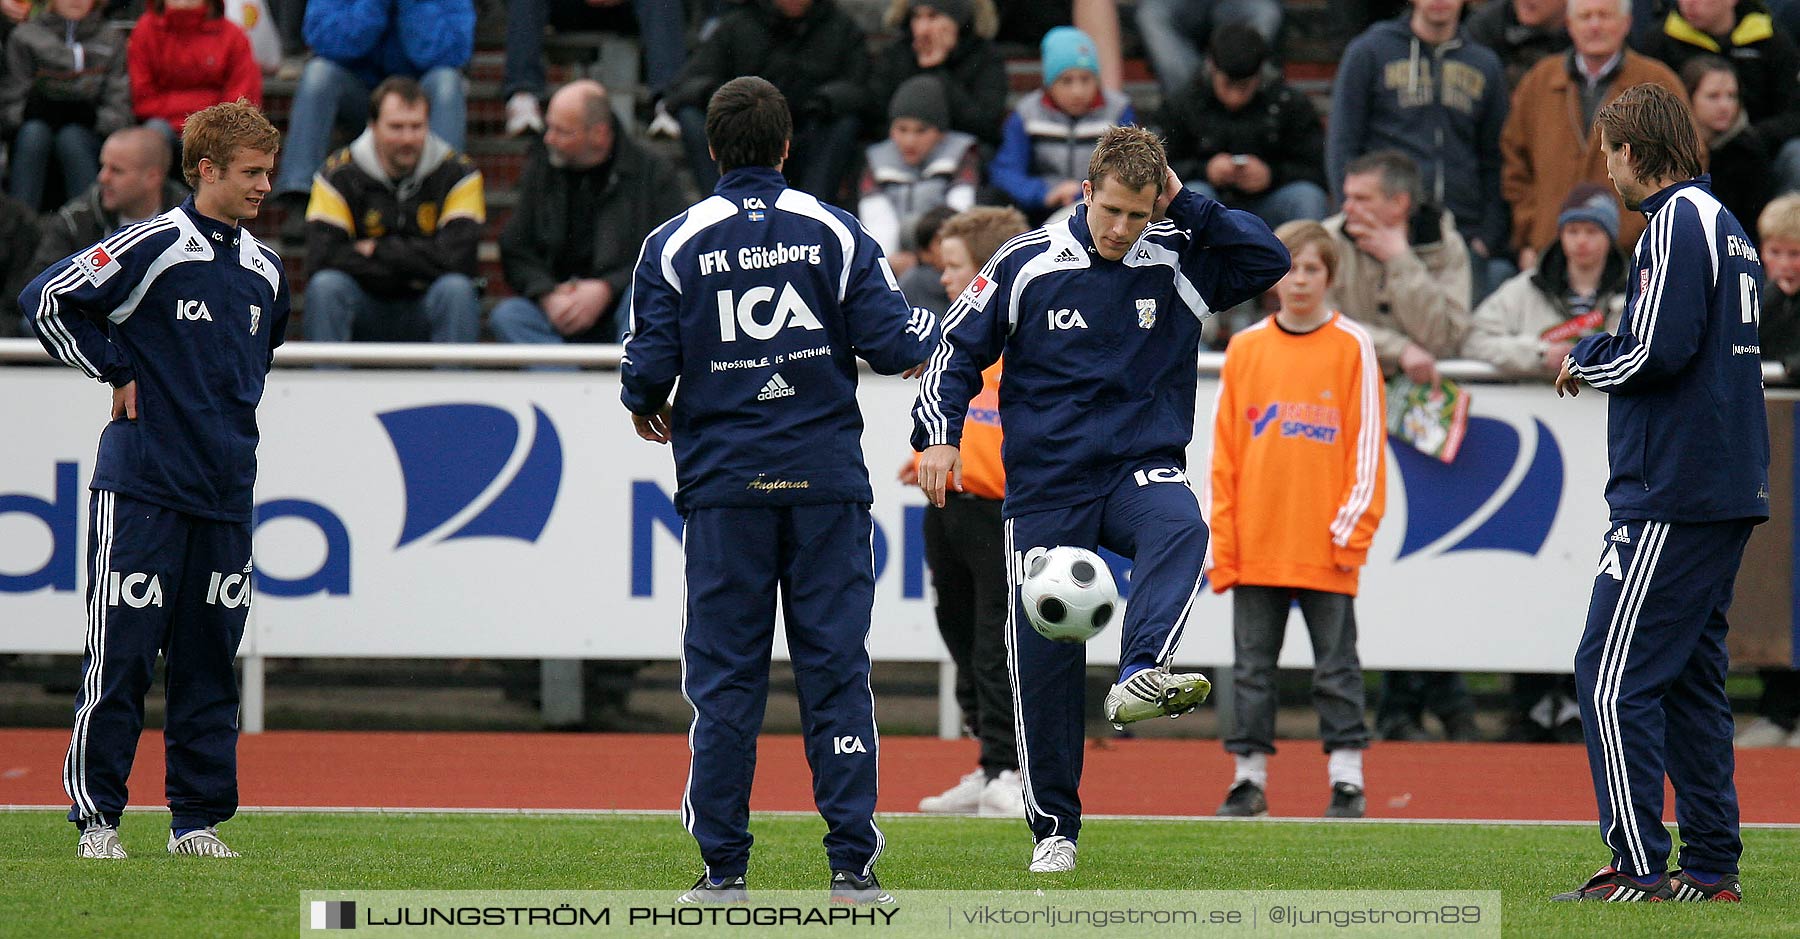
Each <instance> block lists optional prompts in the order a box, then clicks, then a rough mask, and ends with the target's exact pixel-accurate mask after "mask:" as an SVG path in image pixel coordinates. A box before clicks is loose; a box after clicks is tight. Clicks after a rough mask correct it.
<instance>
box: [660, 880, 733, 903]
mask: <svg viewBox="0 0 1800 939" xmlns="http://www.w3.org/2000/svg"><path fill="white" fill-rule="evenodd" d="M675 902H676V903H749V902H750V891H749V890H748V889H746V887H745V886H744V875H742V874H739V875H738V876H736V877H727V878H725V879H724V880H713V879H711V878H709V877H707V876H706V875H705V874H701V875H700V879H699V880H696V881H694V886H693V887H692V888H690V889H689V890H688V892H687V893H684V894H682V895H681V896H679V897H676V898H675Z"/></svg>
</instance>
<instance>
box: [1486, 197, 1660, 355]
mask: <svg viewBox="0 0 1800 939" xmlns="http://www.w3.org/2000/svg"><path fill="white" fill-rule="evenodd" d="M1556 229H1557V237H1556V240H1555V241H1553V242H1551V244H1550V247H1549V248H1547V249H1546V250H1545V251H1544V252H1543V254H1542V255H1541V256H1540V257H1539V258H1538V263H1537V265H1536V266H1535V267H1534V268H1532V269H1531V270H1527V271H1522V272H1520V273H1519V274H1518V276H1516V277H1514V278H1512V279H1511V280H1509V281H1507V282H1506V283H1504V284H1501V285H1500V289H1499V290H1496V291H1494V292H1493V294H1491V295H1490V296H1489V297H1488V298H1487V299H1486V300H1483V301H1482V302H1481V306H1479V307H1477V308H1476V309H1475V320H1474V326H1473V328H1472V329H1471V330H1470V332H1469V338H1468V340H1467V341H1466V342H1464V343H1463V355H1464V356H1465V357H1467V358H1471V359H1480V360H1481V361H1483V362H1487V363H1490V364H1491V365H1493V366H1494V367H1495V368H1497V369H1499V370H1500V371H1501V372H1502V373H1504V374H1506V375H1507V376H1509V377H1513V378H1540V379H1553V378H1555V377H1556V374H1557V373H1558V372H1560V371H1562V364H1563V359H1565V358H1567V357H1568V355H1569V351H1570V350H1572V349H1574V348H1575V342H1576V340H1579V339H1581V338H1582V337H1584V336H1591V335H1594V334H1595V333H1602V332H1611V331H1612V330H1614V329H1615V328H1617V326H1618V322H1619V314H1620V313H1621V312H1623V311H1624V309H1625V257H1624V255H1622V254H1620V253H1619V251H1618V249H1617V247H1616V244H1617V242H1618V238H1619V204H1618V201H1617V199H1616V198H1615V197H1614V195H1613V192H1612V190H1611V189H1610V188H1608V187H1605V186H1598V185H1595V184H1593V183H1581V184H1580V185H1577V186H1576V187H1575V189H1574V190H1573V191H1572V192H1570V193H1569V195H1568V197H1567V198H1566V199H1565V200H1564V201H1563V204H1562V211H1561V212H1559V213H1558V214H1557V216H1556Z"/></svg>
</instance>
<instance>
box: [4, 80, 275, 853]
mask: <svg viewBox="0 0 1800 939" xmlns="http://www.w3.org/2000/svg"><path fill="white" fill-rule="evenodd" d="M280 144H281V135H280V133H279V132H277V131H276V130H275V128H274V127H273V126H271V125H270V124H269V122H268V120H267V119H266V118H264V117H263V115H262V113H261V112H259V111H257V110H256V109H255V108H253V107H251V106H249V105H247V104H219V105H215V106H213V107H210V108H207V109H205V110H203V111H200V112H198V113H196V114H194V115H193V116H192V117H189V118H188V120H187V125H186V126H185V128H184V129H183V131H182V173H183V175H185V176H186V177H187V181H188V184H189V185H191V186H193V187H194V195H193V196H192V197H191V198H189V199H188V200H187V201H186V202H183V203H182V204H181V205H179V206H177V207H175V208H173V209H170V210H169V211H167V212H165V213H163V214H162V215H159V216H157V217H155V218H152V219H149V220H148V221H144V222H140V223H138V224H136V225H131V226H128V227H126V228H123V229H120V230H119V231H117V232H115V233H114V234H113V235H111V236H110V237H108V238H107V239H106V240H105V241H102V242H100V243H99V244H97V245H94V246H93V247H91V248H88V249H86V250H84V251H81V252H78V253H76V254H74V255H72V256H70V257H68V258H64V259H63V260H62V261H60V262H58V263H56V264H54V265H51V267H50V269H49V270H46V271H44V272H43V273H41V274H39V275H38V277H37V279H36V280H33V281H32V282H31V285H30V286H28V287H26V288H25V292H24V293H23V294H21V295H20V296H19V302H20V305H21V306H22V307H23V308H24V310H25V315H26V316H28V317H30V318H31V319H32V321H33V324H34V325H35V327H36V332H37V337H38V340H39V341H40V342H42V343H43V344H44V348H45V349H48V350H49V352H50V354H51V355H52V356H54V357H56V359H57V360H58V361H60V362H62V363H64V364H65V365H70V366H73V367H75V368H78V369H81V370H82V371H83V372H85V373H86V374H87V375H88V377H90V378H94V379H97V380H99V381H103V382H106V383H107V384H109V385H111V386H112V389H113V406H112V422H111V423H109V424H107V425H106V429H105V431H103V432H102V433H101V435H100V451H99V454H98V455H97V457H96V459H95V465H94V477H93V481H92V483H91V484H90V488H91V489H92V490H93V497H92V498H91V499H90V500H89V508H88V519H89V530H88V592H87V602H88V608H87V619H88V625H87V639H86V643H85V652H84V655H83V658H82V666H81V668H82V682H81V688H80V690H79V691H77V692H76V695H75V730H74V734H73V735H72V737H71V739H70V743H69V755H68V760H67V762H66V763H65V765H64V767H63V787H64V789H66V790H67V791H68V794H69V798H70V800H71V801H72V803H73V805H72V807H71V808H70V809H69V820H70V821H72V822H75V823H76V824H77V825H79V826H80V827H81V829H82V834H81V840H80V843H79V849H78V850H79V854H80V856H81V857H86V858H123V857H125V849H124V848H123V847H122V846H121V845H120V843H119V836H118V830H117V829H118V825H119V815H120V813H121V812H123V811H124V810H125V803H126V791H125V780H126V778H127V777H128V776H129V775H130V773H131V762H132V757H133V756H134V755H135V754H136V752H137V744H138V735H139V733H140V732H141V731H142V730H143V726H144V694H145V692H146V691H148V690H149V687H150V680H151V674H152V672H153V670H154V668H155V666H156V656H157V653H158V652H159V651H160V652H161V653H162V655H163V657H164V659H165V661H166V663H167V668H166V672H165V680H166V683H167V696H168V711H167V716H166V717H165V719H164V728H163V740H164V744H165V746H166V749H167V754H166V760H167V794H168V800H169V809H170V812H171V813H172V818H171V831H170V834H169V846H168V847H169V851H170V853H173V854H192V855H203V856H208V857H236V856H237V855H236V854H235V853H234V852H232V851H231V849H230V848H228V847H226V846H225V843H224V842H222V841H220V840H219V836H218V832H217V830H216V829H215V826H217V825H218V824H219V823H220V822H223V821H225V820H226V819H228V818H230V817H231V816H232V815H233V814H235V813H236V812H237V800H238V790H237V735H238V715H237V708H238V688H237V677H236V674H235V673H234V672H233V661H234V660H235V659H236V657H237V648H238V642H239V641H240V640H241V639H242V638H243V635H244V621H245V619H246V617H247V616H248V615H249V611H250V596H251V583H250V581H251V576H252V575H251V565H250V500H251V488H252V486H253V485H254V483H255V482H256V442H257V429H256V405H257V402H258V401H260V400H261V399H262V393H263V380H264V378H265V377H266V376H267V375H268V372H269V366H270V364H271V362H272V361H273V356H274V350H275V347H276V346H278V345H280V344H281V340H282V334H283V333H284V332H285V331H286V329H287V320H288V304H289V299H290V298H289V294H288V286H287V282H286V280H287V278H286V276H285V274H284V273H283V271H282V267H281V259H280V258H278V257H276V256H275V252H273V251H271V250H269V249H268V248H267V247H265V246H264V245H263V244H262V243H261V242H258V241H257V240H256V239H255V238H254V237H252V236H251V235H250V233H249V232H247V231H244V230H243V228H241V227H240V226H239V225H238V222H239V220H241V219H247V218H255V217H256V214H257V211H258V209H259V207H260V205H261V202H262V199H263V197H264V196H266V195H268V192H269V174H270V172H271V171H272V170H273V169H274V164H275V152H276V150H277V149H279V147H280Z"/></svg>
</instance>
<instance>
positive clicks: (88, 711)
mask: <svg viewBox="0 0 1800 939" xmlns="http://www.w3.org/2000/svg"><path fill="white" fill-rule="evenodd" d="M95 498H96V499H98V500H99V502H100V504H99V511H98V512H95V513H94V515H95V518H94V524H95V527H96V528H97V529H98V530H97V531H95V532H94V534H93V537H94V539H95V541H96V544H95V548H94V553H95V564H94V574H93V577H94V583H93V591H94V595H93V598H92V599H91V600H90V602H89V606H88V632H87V641H88V643H89V645H88V652H89V662H88V665H89V667H88V672H87V674H86V675H83V676H82V693H83V694H84V695H85V698H84V700H83V701H82V704H81V710H80V711H77V712H76V714H75V726H74V729H73V730H72V731H71V732H70V736H69V758H68V760H67V762H66V765H65V769H64V773H65V777H66V782H67V783H68V786H67V789H68V792H69V798H70V799H71V800H72V801H73V802H74V803H75V807H76V808H77V809H78V810H80V812H81V814H82V816H84V817H89V816H93V815H96V814H98V813H99V811H100V809H99V807H98V806H96V805H95V804H94V798H93V795H92V794H91V793H90V792H89V791H88V783H87V744H88V728H89V726H90V725H91V723H92V721H93V713H94V707H95V706H96V705H97V704H98V703H99V701H100V692H101V689H102V688H104V687H105V683H104V680H103V676H104V672H105V670H106V618H107V612H108V610H109V607H108V605H107V597H106V591H107V582H108V580H110V579H111V577H112V545H113V509H114V503H113V500H114V499H115V498H116V497H115V496H114V495H113V493H112V492H110V491H108V490H105V489H101V490H97V491H96V493H95Z"/></svg>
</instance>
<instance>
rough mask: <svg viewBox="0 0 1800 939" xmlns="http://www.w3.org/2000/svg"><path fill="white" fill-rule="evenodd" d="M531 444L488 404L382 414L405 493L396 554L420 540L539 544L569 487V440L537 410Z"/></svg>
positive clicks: (508, 415) (515, 423)
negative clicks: (565, 444) (565, 478)
mask: <svg viewBox="0 0 1800 939" xmlns="http://www.w3.org/2000/svg"><path fill="white" fill-rule="evenodd" d="M531 411H532V417H533V419H532V428H531V435H530V437H529V438H527V437H525V436H524V435H523V434H522V432H521V431H522V429H523V428H522V426H521V422H520V420H519V418H518V417H516V416H514V414H513V413H512V412H511V411H509V410H506V409H505V408H498V407H494V406H492V405H486V404H434V405H427V406H425V407H416V408H405V409H402V410H397V411H387V412H384V413H382V414H379V415H377V417H378V418H379V419H380V420H381V424H382V427H384V428H386V430H387V434H388V439H389V440H391V441H392V442H393V444H394V455H395V456H396V457H398V458H399V460H400V476H401V480H402V481H403V483H404V484H405V487H406V518H405V521H404V522H403V523H402V525H401V531H400V540H399V541H398V542H397V543H395V545H394V547H395V548H404V547H406V546H407V545H409V544H412V543H413V542H415V541H419V540H421V539H424V538H427V537H432V536H435V537H432V541H433V542H434V543H436V542H444V541H451V540H453V539H457V538H517V539H519V540H520V541H527V542H534V543H535V542H536V541H537V539H538V536H539V535H541V534H543V531H544V526H545V525H546V524H548V523H549V521H550V511H551V509H553V508H554V507H555V506H556V495H557V491H558V489H559V488H560V487H561V485H562V471H563V452H562V440H561V438H559V437H558V436H557V433H556V425H555V424H553V423H551V421H550V417H549V415H547V414H545V413H544V411H543V409H542V408H540V407H537V406H536V405H533V406H532V408H531Z"/></svg>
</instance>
